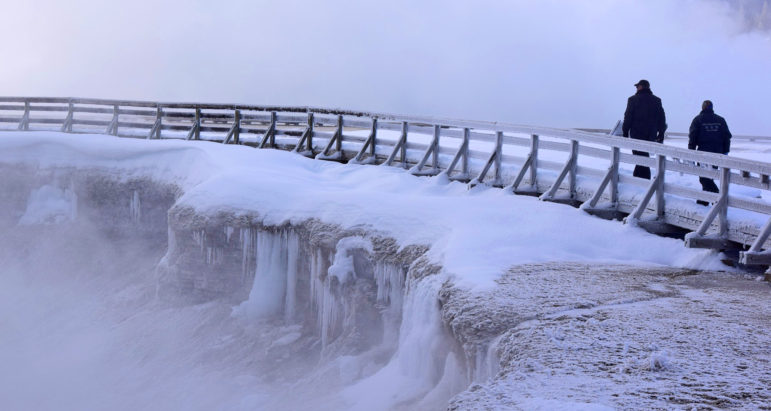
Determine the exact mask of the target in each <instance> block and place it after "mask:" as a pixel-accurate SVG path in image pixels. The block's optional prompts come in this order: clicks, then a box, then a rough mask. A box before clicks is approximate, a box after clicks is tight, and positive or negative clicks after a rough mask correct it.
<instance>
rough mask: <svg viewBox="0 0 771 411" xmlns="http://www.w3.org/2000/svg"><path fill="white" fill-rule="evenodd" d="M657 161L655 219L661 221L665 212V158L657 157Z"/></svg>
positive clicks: (662, 156)
mask: <svg viewBox="0 0 771 411" xmlns="http://www.w3.org/2000/svg"><path fill="white" fill-rule="evenodd" d="M656 159H657V160H658V161H657V167H656V174H658V176H657V178H656V218H658V219H660V220H661V219H663V218H664V211H665V204H664V176H665V175H666V172H667V171H666V159H667V158H666V156H664V155H661V154H659V155H657V156H656Z"/></svg>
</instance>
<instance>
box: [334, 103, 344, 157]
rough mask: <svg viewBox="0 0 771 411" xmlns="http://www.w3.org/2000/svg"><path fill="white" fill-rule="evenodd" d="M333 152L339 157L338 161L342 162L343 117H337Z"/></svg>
mask: <svg viewBox="0 0 771 411" xmlns="http://www.w3.org/2000/svg"><path fill="white" fill-rule="evenodd" d="M335 150H337V152H338V153H339V155H340V161H343V115H342V114H341V115H338V116H337V140H336V141H335Z"/></svg>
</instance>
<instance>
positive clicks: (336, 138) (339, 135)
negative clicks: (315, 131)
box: [316, 115, 344, 161]
mask: <svg viewBox="0 0 771 411" xmlns="http://www.w3.org/2000/svg"><path fill="white" fill-rule="evenodd" d="M333 145H334V146H335V154H334V155H332V154H330V152H331V151H332V146H333ZM316 158H317V159H319V160H336V161H344V159H343V116H342V115H339V116H337V130H336V131H335V134H334V135H333V136H332V138H331V139H330V140H329V143H327V146H326V147H324V150H323V151H322V152H321V153H319V154H318V155H317V156H316Z"/></svg>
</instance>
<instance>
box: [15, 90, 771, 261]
mask: <svg viewBox="0 0 771 411" xmlns="http://www.w3.org/2000/svg"><path fill="white" fill-rule="evenodd" d="M0 129H3V130H53V131H61V132H66V133H95V134H108V135H113V136H121V137H135V138H136V137H139V138H147V139H161V138H163V139H168V138H171V139H174V138H176V139H187V140H208V141H217V142H221V143H225V144H241V145H247V146H252V147H257V148H279V149H284V150H291V151H294V152H297V153H299V154H302V155H305V156H308V157H314V158H317V159H323V160H334V161H340V162H349V163H357V164H382V165H388V166H399V167H403V168H408V169H409V170H410V172H411V173H413V174H415V175H438V174H444V175H445V176H446V177H447V178H448V179H450V180H455V181H462V182H466V183H468V184H469V185H470V186H475V185H478V184H485V185H490V186H495V187H501V188H503V189H505V190H507V191H510V192H513V193H517V194H528V195H537V196H539V198H540V199H541V200H544V201H557V202H563V203H570V204H573V205H576V206H578V205H580V207H581V208H582V209H583V210H585V211H586V212H589V213H592V214H595V215H598V216H601V217H604V218H617V219H621V218H624V221H625V222H627V223H631V224H636V225H639V226H641V227H643V228H645V229H647V230H649V231H653V232H659V233H663V232H667V233H672V232H673V231H677V230H681V231H683V232H685V231H688V232H689V233H688V234H687V235H685V237H684V238H685V244H686V246H688V247H703V248H713V249H731V248H732V247H733V249H734V250H737V249H739V250H740V251H741V252H740V259H739V260H740V262H741V263H742V264H747V265H752V264H760V265H768V264H771V240H769V235H770V234H771V203H770V202H769V201H768V200H767V199H769V198H771V192H770V191H771V185H770V184H771V183H770V182H769V176H770V175H771V164H769V163H764V162H758V161H750V160H743V159H738V158H734V157H729V156H724V155H718V154H712V153H704V152H697V151H693V150H687V149H682V148H677V147H669V146H667V145H663V144H658V143H652V142H646V141H639V140H631V139H626V138H620V137H616V136H609V135H601V134H597V133H590V132H586V131H579V130H562V129H553V128H545V127H530V126H522V125H515V124H507V123H495V122H482V121H466V120H452V119H442V118H434V117H418V116H404V115H395V114H387V113H374V112H363V111H351V110H337V109H326V108H317V107H277V106H250V105H232V104H196V103H155V102H145V101H119V100H101V99H87V98H32V97H0ZM631 150H639V151H645V152H648V153H650V154H651V157H643V156H636V155H632V154H631V153H630V152H631ZM635 165H642V166H647V167H650V168H651V169H654V170H655V173H654V176H653V178H652V180H644V179H640V178H636V177H633V176H632V175H631V172H630V168H631V167H633V166H635ZM697 177H707V178H712V179H717V180H719V181H720V193H719V194H718V193H709V192H704V191H702V190H701V189H700V187H699V186H698V185H696V184H695V182H696V181H697ZM748 193H749V194H748ZM763 197H765V200H764V198H763ZM696 200H701V201H706V202H708V203H709V204H710V206H709V207H700V206H696V205H695V201H696ZM513 212H515V211H513Z"/></svg>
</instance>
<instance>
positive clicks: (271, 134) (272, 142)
mask: <svg viewBox="0 0 771 411" xmlns="http://www.w3.org/2000/svg"><path fill="white" fill-rule="evenodd" d="M257 147H259V148H265V147H270V148H276V112H275V111H271V112H270V126H268V129H267V130H265V134H263V135H262V139H260V144H259V145H258V146H257Z"/></svg>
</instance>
